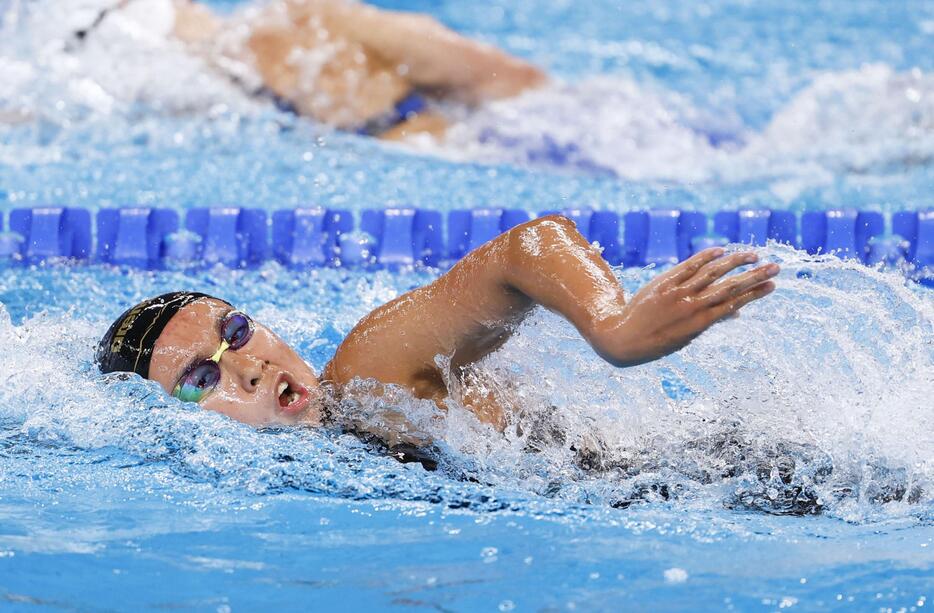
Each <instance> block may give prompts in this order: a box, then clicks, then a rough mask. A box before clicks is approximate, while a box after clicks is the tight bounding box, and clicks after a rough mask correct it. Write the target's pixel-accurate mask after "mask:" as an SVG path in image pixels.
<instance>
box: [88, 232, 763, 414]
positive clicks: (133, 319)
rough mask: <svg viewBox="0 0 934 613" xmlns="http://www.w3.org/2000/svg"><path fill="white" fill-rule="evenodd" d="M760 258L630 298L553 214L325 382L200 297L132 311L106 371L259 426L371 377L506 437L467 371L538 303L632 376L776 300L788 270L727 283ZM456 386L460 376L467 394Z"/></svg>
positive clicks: (496, 244) (185, 295)
mask: <svg viewBox="0 0 934 613" xmlns="http://www.w3.org/2000/svg"><path fill="white" fill-rule="evenodd" d="M756 261H757V257H756V255H755V253H753V252H749V251H745V252H739V253H731V254H725V253H724V251H723V249H721V248H711V249H706V250H704V251H701V252H700V253H698V254H696V255H694V256H693V257H691V258H690V259H688V260H686V261H684V262H682V263H680V264H678V265H676V266H674V267H673V268H671V269H670V270H668V271H666V272H664V273H662V274H659V275H657V276H656V277H655V278H654V279H653V280H652V281H651V282H649V283H648V284H647V285H646V286H645V287H643V288H642V289H641V290H640V291H638V292H637V293H636V294H635V295H634V296H632V297H631V298H630V299H629V300H626V297H625V296H624V294H623V289H622V288H621V287H620V284H619V282H618V281H617V279H616V277H615V276H614V274H613V271H612V270H611V269H610V267H609V265H608V264H607V263H606V261H605V260H604V259H603V258H602V257H601V255H600V252H599V249H598V248H597V247H595V246H593V245H591V244H589V243H588V242H587V241H586V239H584V237H582V236H581V235H580V234H579V233H578V232H577V230H576V227H575V225H574V223H573V222H572V221H570V220H569V219H567V218H565V217H561V216H557V215H552V216H546V217H541V218H538V219H536V220H533V221H530V222H527V223H525V224H522V225H519V226H516V227H515V228H513V229H512V230H510V231H508V232H506V233H504V234H501V235H500V236H498V237H497V238H495V239H493V240H491V241H489V242H488V243H486V244H484V245H481V246H480V247H478V248H477V249H476V250H474V251H473V252H471V253H470V254H468V255H467V256H466V257H465V258H463V259H462V260H460V261H459V262H458V263H457V264H455V265H454V266H453V267H452V268H451V270H450V271H448V272H447V273H445V274H444V275H442V276H441V277H439V278H438V279H437V280H435V281H434V282H432V283H430V284H429V285H426V286H424V287H420V288H417V289H414V290H412V291H410V292H408V293H405V294H403V295H401V296H399V297H398V298H396V299H394V300H392V301H390V302H388V303H387V304H385V305H383V306H381V307H379V308H377V309H375V310H374V311H372V312H371V313H370V314H369V315H367V316H366V317H364V318H363V319H362V320H360V322H359V323H357V325H356V326H355V327H354V328H353V330H351V332H350V333H349V334H348V336H347V337H346V338H345V339H344V340H343V342H342V343H341V344H340V346H339V347H338V349H337V351H336V352H335V355H334V357H333V358H332V359H331V361H330V362H329V363H328V364H327V365H326V366H325V367H324V370H323V371H322V372H321V374H320V376H319V375H317V374H316V373H315V372H314V371H313V370H312V368H311V367H310V366H309V365H308V364H306V363H305V362H304V360H302V358H301V357H299V356H298V354H296V353H295V351H294V350H292V349H291V348H290V347H289V346H288V345H287V344H286V343H285V342H284V341H282V340H281V339H280V338H279V337H278V336H276V334H275V333H274V332H273V331H272V330H270V329H269V328H267V327H265V326H263V325H262V324H260V323H258V322H255V321H253V320H252V319H251V318H250V317H249V315H248V314H246V313H243V312H241V311H239V310H237V309H236V308H235V307H234V306H233V305H230V304H228V303H227V302H225V301H223V300H220V299H217V298H212V297H209V296H205V295H203V294H197V293H190V292H175V293H172V294H166V295H163V296H159V297H157V298H153V299H150V300H146V301H144V302H141V303H140V304H138V305H136V306H134V307H132V308H131V309H129V310H128V311H126V312H125V313H123V314H122V315H120V317H118V318H117V320H116V321H115V322H114V323H113V325H112V326H111V327H110V329H109V330H108V331H107V333H106V334H105V335H104V337H103V338H102V340H101V342H100V345H99V347H98V350H97V355H96V361H97V363H98V365H99V367H100V369H101V371H103V372H104V373H110V372H117V371H123V372H135V373H136V374H138V375H140V376H142V377H144V378H147V379H151V380H153V381H156V382H157V383H158V384H159V385H160V386H161V387H162V388H163V389H164V390H165V391H166V392H168V393H170V394H172V395H173V396H175V397H176V398H179V399H181V400H184V401H190V402H196V403H198V404H200V405H201V406H202V407H204V408H206V409H209V410H212V411H217V412H219V413H223V414H224V415H227V416H229V417H231V418H233V419H236V420H238V421H241V422H245V423H247V424H251V425H255V426H270V425H298V424H307V425H310V426H320V425H325V426H327V425H330V422H329V419H330V411H329V408H328V407H329V406H334V405H333V403H334V402H339V401H340V400H341V399H342V397H343V395H344V394H345V392H347V390H349V389H350V388H351V386H348V384H349V383H351V382H352V381H354V380H356V379H363V380H375V381H376V382H379V384H386V385H388V384H391V385H394V386H398V387H400V388H402V389H403V390H406V391H407V392H408V393H410V394H411V395H412V396H414V397H416V398H421V399H428V400H432V401H434V403H435V404H436V405H437V407H438V409H439V410H440V411H444V410H445V407H446V403H447V402H449V399H453V400H456V401H457V402H459V403H461V404H462V405H463V406H465V407H467V408H468V409H469V410H471V411H472V412H473V413H474V414H475V415H476V417H477V418H478V419H479V420H480V421H481V422H484V423H487V424H490V425H492V426H493V427H495V428H497V429H498V430H500V431H502V430H503V429H504V428H505V427H506V425H507V424H508V423H509V421H510V415H509V410H510V409H509V407H503V406H499V405H498V404H497V403H496V401H495V400H494V399H493V398H492V397H490V396H489V395H485V394H484V393H483V392H482V391H479V390H476V389H472V388H471V387H470V386H469V384H468V383H467V381H466V379H467V378H468V377H467V376H466V375H467V374H468V372H469V368H470V366H471V365H472V364H474V363H475V362H477V361H478V360H480V359H482V358H483V357H484V356H486V355H488V354H490V353H491V352H493V351H495V350H496V349H497V348H498V347H500V346H501V345H502V344H503V343H504V342H506V341H507V340H508V339H509V337H510V336H511V335H512V334H513V332H514V331H515V330H516V328H517V326H518V324H519V323H520V322H521V321H522V320H523V319H524V318H525V317H527V316H528V315H529V313H530V312H531V311H532V310H533V309H534V308H535V307H537V306H542V307H544V308H546V309H549V310H551V311H554V312H556V313H558V314H560V315H562V316H563V317H564V318H566V319H567V320H568V321H569V322H571V323H572V324H573V325H574V327H575V328H577V331H578V332H579V333H580V334H581V336H582V337H583V338H584V339H586V340H587V342H588V343H589V344H590V346H591V347H592V348H593V350H594V351H595V352H596V353H597V355H599V356H600V357H601V358H603V359H604V360H606V361H607V362H609V363H610V364H613V365H614V366H617V367H620V368H625V367H627V366H633V365H637V364H643V363H645V362H651V361H652V360H656V359H658V358H661V357H663V356H665V355H668V354H670V353H673V352H675V351H677V350H679V349H680V348H682V347H684V346H685V345H687V344H688V343H690V342H691V340H693V339H694V338H696V337H697V336H698V335H699V334H701V333H702V332H704V330H706V329H707V328H709V327H710V326H712V325H713V324H715V323H716V322H718V321H720V320H722V319H724V318H727V317H731V316H735V315H736V314H738V311H739V309H741V308H742V307H743V306H745V305H746V304H749V303H750V302H752V301H754V300H757V299H759V298H762V297H763V296H766V295H768V294H769V293H770V292H771V291H772V290H773V289H774V288H775V285H774V282H773V281H772V278H773V277H774V276H775V275H776V274H778V272H779V267H778V265H777V264H766V265H762V266H758V267H756V268H753V269H751V270H748V271H746V272H741V273H739V274H735V275H731V276H729V277H727V276H726V275H727V274H728V273H729V272H731V271H733V270H735V269H737V268H739V267H741V266H744V265H749V264H753V263H755V262H756ZM438 356H444V357H446V358H448V360H438V359H437V358H438ZM442 364H445V365H444V366H442ZM442 368H444V369H448V372H444V371H442ZM446 381H458V382H460V383H461V385H458V388H459V390H452V389H449V388H448V386H447V384H446V383H445V382H446ZM451 394H458V397H456V398H452V397H451Z"/></svg>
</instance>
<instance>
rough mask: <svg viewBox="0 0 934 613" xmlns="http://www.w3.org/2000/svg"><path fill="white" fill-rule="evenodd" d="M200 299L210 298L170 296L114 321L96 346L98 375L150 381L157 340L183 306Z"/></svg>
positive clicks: (185, 294)
mask: <svg viewBox="0 0 934 613" xmlns="http://www.w3.org/2000/svg"><path fill="white" fill-rule="evenodd" d="M199 298H213V296H208V295H207V294H199V293H197V292H170V293H168V294H162V295H161V296H156V297H155V298H150V299H149V300H144V301H142V302H140V303H139V304H137V305H136V306H135V307H133V308H131V309H128V310H126V311H125V312H124V313H123V315H121V316H120V317H118V318H117V320H116V321H115V322H113V324H111V326H110V329H109V330H107V334H105V335H104V338H102V339H101V342H100V343H99V344H98V345H97V355H96V356H95V360H94V361H95V362H97V365H98V367H100V369H101V372H104V373H108V372H135V373H136V374H138V375H140V376H141V377H144V378H147V379H148V378H149V361H150V360H151V359H152V349H153V346H154V345H155V344H156V339H158V338H159V335H160V334H162V331H163V330H164V329H165V327H166V325H168V323H169V321H171V319H172V318H173V317H175V314H176V313H178V311H179V310H180V309H181V308H182V307H184V306H185V305H188V304H191V303H192V302H194V301H195V300H197V299H199Z"/></svg>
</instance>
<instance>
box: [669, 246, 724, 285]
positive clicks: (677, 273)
mask: <svg viewBox="0 0 934 613" xmlns="http://www.w3.org/2000/svg"><path fill="white" fill-rule="evenodd" d="M721 255H723V248H722V247H710V248H709V249H704V250H703V251H699V252H697V253H695V254H694V255H692V256H691V257H689V258H688V259H686V260H684V261H683V262H681V263H680V264H678V265H677V266H675V267H673V268H672V269H671V270H669V271H668V273H667V277H668V278H669V279H670V280H671V281H673V282H674V283H676V284H681V283H683V282H685V281H687V280H688V279H690V278H691V277H693V276H694V275H695V274H697V271H698V270H700V269H701V268H703V267H704V265H705V264H707V263H708V262H712V261H713V260H716V259H717V258H718V257H720V256H721Z"/></svg>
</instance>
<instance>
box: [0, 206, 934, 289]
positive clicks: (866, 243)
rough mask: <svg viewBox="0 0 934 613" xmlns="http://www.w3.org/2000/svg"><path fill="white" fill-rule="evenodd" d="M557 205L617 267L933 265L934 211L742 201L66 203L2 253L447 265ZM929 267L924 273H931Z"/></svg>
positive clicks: (160, 262) (18, 224)
mask: <svg viewBox="0 0 934 613" xmlns="http://www.w3.org/2000/svg"><path fill="white" fill-rule="evenodd" d="M550 213H561V214H563V215H565V216H567V217H568V218H570V219H572V220H573V221H574V222H575V223H576V224H577V227H578V229H579V230H580V231H581V233H582V234H583V235H584V236H585V237H586V238H587V239H588V240H589V241H591V242H595V243H598V244H599V245H600V247H601V248H602V249H603V255H604V257H605V258H606V259H607V260H608V261H609V262H610V263H611V264H614V265H618V264H622V265H624V266H646V265H651V264H656V265H661V264H670V263H674V262H678V261H681V260H684V259H685V258H687V257H690V255H691V254H693V253H696V252H697V251H698V250H700V249H703V248H705V247H708V246H712V245H723V244H726V243H731V242H739V243H747V244H752V245H764V244H765V243H766V241H769V240H772V241H777V242H780V243H785V244H789V245H792V246H795V247H799V248H801V249H804V250H806V251H808V252H809V253H815V254H816V253H833V254H836V255H838V256H840V257H844V258H856V259H859V260H860V261H862V262H864V263H867V264H877V263H880V262H887V263H893V262H898V261H905V262H908V263H909V264H911V265H913V266H914V267H915V268H917V269H928V270H929V269H931V268H934V210H926V211H920V212H918V211H902V212H898V213H895V214H893V215H891V217H886V216H885V215H883V214H882V213H880V212H877V211H857V210H854V209H839V210H829V211H808V212H805V213H802V214H800V215H796V214H794V213H792V212H789V211H773V210H768V209H746V210H738V211H719V212H716V213H714V214H712V215H707V214H705V213H702V212H698V211H682V210H677V209H656V210H646V211H630V212H626V213H622V214H619V213H615V212H612V211H598V210H593V209H586V208H574V209H565V210H561V211H557V210H556V211H545V212H541V213H531V212H529V211H525V210H520V209H500V208H484V209H470V210H455V211H450V212H449V213H447V214H446V215H445V214H442V213H441V212H439V211H433V210H428V209H415V208H386V209H371V210H364V211H362V212H360V213H358V214H354V213H351V212H350V211H346V210H335V209H323V208H318V207H308V208H298V209H289V210H278V211H272V212H267V211H265V210H262V209H256V208H246V207H242V208H241V207H214V208H196V209H190V210H188V211H179V210H177V209H169V208H155V207H153V208H149V207H130V208H120V209H100V210H98V211H96V212H95V213H93V214H92V212H91V211H89V210H85V209H79V208H72V207H36V208H28V209H27V208H22V209H14V210H13V211H11V212H10V213H9V215H8V216H6V217H5V218H4V217H3V216H0V230H3V231H0V258H3V259H5V260H13V261H16V262H23V263H27V264H34V263H41V262H44V261H49V260H72V261H96V262H100V263H107V264H114V265H118V266H129V267H136V268H146V269H154V270H157V269H161V268H165V267H166V266H179V265H181V266H212V265H223V266H228V267H234V268H249V267H254V266H258V265H260V264H262V263H263V262H266V261H269V260H276V261H278V262H279V263H281V264H283V265H285V266H288V267H290V268H309V267H320V266H350V267H353V266H365V267H398V266H412V265H426V266H444V265H447V264H450V263H451V262H454V261H456V260H458V259H460V258H462V257H463V256H464V255H465V254H467V253H468V252H469V251H471V250H472V249H475V248H476V247H479V246H480V245H482V244H483V243H485V242H487V241H488V240H490V239H492V238H493V237H495V236H496V235H498V234H500V233H501V232H505V231H506V230H509V229H510V228H512V227H514V226H516V225H518V224H520V223H523V222H525V221H528V220H530V219H532V218H533V217H534V216H536V215H546V214H550ZM928 276H930V275H928Z"/></svg>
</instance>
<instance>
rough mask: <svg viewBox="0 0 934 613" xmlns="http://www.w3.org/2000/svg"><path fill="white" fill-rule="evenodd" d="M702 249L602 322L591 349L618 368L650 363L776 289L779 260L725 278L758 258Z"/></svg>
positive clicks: (741, 253) (715, 249)
mask: <svg viewBox="0 0 934 613" xmlns="http://www.w3.org/2000/svg"><path fill="white" fill-rule="evenodd" d="M723 253H724V252H723V249H721V248H719V247H714V248H712V249H705V250H704V251H701V252H700V253H698V254H696V255H694V256H693V257H691V258H690V259H688V260H685V261H684V262H682V263H680V264H678V265H677V266H675V267H674V268H672V269H671V270H669V271H667V272H665V273H663V274H660V275H658V276H657V277H655V278H654V279H653V280H652V281H651V282H650V283H649V284H648V285H646V286H645V287H643V288H642V289H641V290H639V292H638V293H636V295H635V296H633V298H632V300H630V301H629V303H628V304H627V305H626V306H625V307H623V309H622V313H621V314H620V315H619V316H618V317H615V318H612V319H608V320H607V321H606V322H604V326H605V328H604V329H603V330H601V331H600V332H599V334H598V335H597V336H598V338H597V339H596V340H597V343H595V349H596V350H597V352H598V353H599V354H600V355H601V356H602V357H603V358H604V359H606V360H607V361H608V362H610V363H612V364H614V365H616V366H634V365H636V364H643V363H645V362H651V361H652V360H656V359H658V358H660V357H662V356H665V355H668V354H669V353H673V352H675V351H677V350H678V349H681V348H682V347H684V346H685V345H687V344H688V343H690V342H691V341H692V340H694V339H695V338H696V337H697V336H698V335H699V334H700V333H701V332H703V331H704V330H706V329H707V328H709V327H710V326H712V325H713V324H715V323H716V322H718V321H720V320H721V319H724V318H726V317H730V316H731V315H735V314H736V313H737V311H738V310H739V309H740V308H742V307H743V306H745V305H747V304H749V303H750V302H752V301H753V300H758V299H759V298H762V297H763V296H766V295H768V294H769V293H771V292H772V290H774V289H775V283H773V282H772V281H770V280H769V279H771V278H772V277H774V276H775V275H777V274H778V272H779V267H778V264H766V265H765V266H760V267H758V268H755V269H753V270H750V271H748V272H744V273H742V274H738V275H735V276H732V277H730V278H728V279H723V276H724V275H726V274H727V273H728V272H730V271H731V270H734V269H736V268H738V267H740V266H743V265H746V264H752V263H754V262H756V261H758V257H757V256H756V254H755V253H753V252H751V251H746V252H740V253H733V254H730V255H724V254H723Z"/></svg>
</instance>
